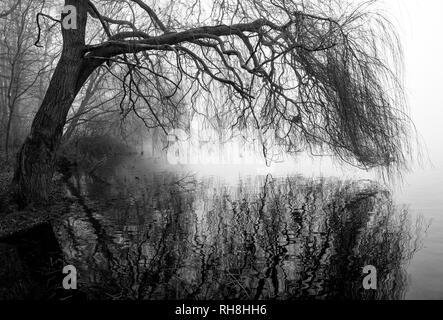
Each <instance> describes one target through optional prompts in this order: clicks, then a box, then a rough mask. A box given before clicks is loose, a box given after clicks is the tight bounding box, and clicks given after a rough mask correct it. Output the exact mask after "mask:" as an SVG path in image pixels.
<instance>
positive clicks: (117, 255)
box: [55, 168, 424, 299]
mask: <svg viewBox="0 0 443 320" xmlns="http://www.w3.org/2000/svg"><path fill="white" fill-rule="evenodd" d="M115 172H118V174H117V173H114V174H111V173H109V172H108V177H107V181H106V182H105V181H103V180H102V179H99V178H98V177H97V176H94V177H90V176H85V175H74V177H73V178H71V179H70V182H71V183H70V186H71V191H72V192H73V193H74V195H75V196H77V197H78V199H79V201H77V202H75V203H74V204H73V205H72V208H71V212H70V214H69V215H67V216H65V217H64V218H63V219H61V220H60V221H59V223H57V225H56V228H55V229H56V233H57V235H58V237H59V240H60V242H61V243H62V248H63V252H64V256H65V259H66V261H67V262H68V263H70V264H73V265H75V266H76V267H77V269H78V272H79V288H80V289H81V290H83V291H85V292H86V293H87V294H88V296H89V297H90V298H98V299H105V298H109V299H401V298H402V297H403V296H404V294H405V291H406V289H407V275H406V273H405V266H406V265H407V263H408V261H409V260H410V259H411V257H412V255H413V254H414V253H415V252H416V250H418V249H419V247H420V244H421V237H422V235H423V232H424V229H423V222H422V221H421V220H417V221H412V220H411V219H410V218H409V214H408V212H407V210H406V209H404V208H398V207H396V206H395V205H394V204H393V201H392V199H391V196H390V194H389V193H388V192H386V191H383V190H381V189H380V187H379V186H377V185H376V184H375V183H371V182H368V181H359V182H343V181H338V180H328V179H319V180H308V179H305V178H303V177H301V176H294V177H288V178H273V177H271V176H266V177H245V178H242V179H240V180H239V182H238V184H237V185H235V186H230V185H228V184H225V183H223V180H222V179H219V178H216V177H207V178H199V179H196V178H194V177H192V176H183V175H179V174H166V173H146V174H144V175H143V176H142V177H141V176H136V173H134V172H131V171H128V172H125V171H124V170H123V169H122V168H120V169H119V170H116V171H115ZM85 195H87V197H85ZM366 265H373V266H375V267H376V268H377V272H378V290H376V291H374V290H364V289H363V286H362V280H363V278H364V275H363V267H364V266H366Z"/></svg>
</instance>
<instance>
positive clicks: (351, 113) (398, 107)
mask: <svg viewBox="0 0 443 320" xmlns="http://www.w3.org/2000/svg"><path fill="white" fill-rule="evenodd" d="M373 2H374V1H369V2H365V3H360V4H359V5H357V6H355V5H350V4H349V3H346V2H343V1H338V0H319V1H296V0H293V1H287V0H272V1H271V0H265V1H258V0H245V1H239V0H213V1H212V2H211V3H207V2H200V1H198V0H196V1H193V2H185V3H181V2H180V3H177V2H176V1H161V2H157V1H149V3H148V1H142V0H131V1H124V2H123V1H101V2H99V1H82V0H66V1H65V5H67V6H68V5H69V6H74V7H75V8H76V26H77V28H75V29H68V28H62V29H61V32H62V36H63V49H62V53H61V56H60V60H59V62H58V65H57V67H56V69H55V72H54V74H53V77H52V79H51V82H50V85H49V87H48V90H47V92H46V95H45V98H44V100H43V103H42V104H41V106H40V109H39V111H38V113H37V115H36V117H35V119H34V122H33V125H32V129H31V133H30V135H29V137H28V138H27V140H26V142H25V143H24V145H23V147H22V149H21V151H20V153H19V155H18V161H17V166H16V171H15V178H14V182H15V186H16V188H17V195H18V196H19V200H21V202H23V203H28V202H31V201H39V200H45V199H47V198H48V188H49V185H50V181H51V178H52V172H53V165H54V157H55V152H56V150H57V148H58V146H59V143H60V140H61V137H62V134H63V128H64V125H65V122H66V118H67V115H68V112H69V110H70V108H71V105H72V103H73V101H74V99H75V98H76V96H77V94H78V92H79V91H80V89H81V88H82V86H83V85H84V83H85V82H86V81H87V79H88V77H89V76H90V75H91V74H92V72H94V70H96V69H97V68H99V67H108V68H109V66H111V65H113V64H120V65H122V67H124V68H126V70H127V71H126V74H125V76H124V77H123V79H122V83H123V89H124V94H125V97H126V100H125V101H126V103H127V104H131V103H133V102H134V101H135V100H138V101H139V102H140V101H141V102H143V103H144V104H146V105H147V106H148V108H149V110H151V112H152V114H153V117H154V119H155V120H156V121H158V123H159V124H161V121H162V119H161V118H160V117H158V116H157V114H156V113H157V112H165V113H167V112H169V111H168V110H167V109H168V108H169V106H170V105H171V104H173V103H171V101H173V100H172V98H171V97H173V96H174V95H175V93H176V92H177V91H178V90H179V89H181V91H183V92H187V94H188V96H190V97H192V96H194V95H198V94H210V90H209V88H210V85H211V83H219V84H221V85H223V86H226V88H227V92H228V94H227V96H228V99H230V100H231V101H233V106H232V112H233V113H234V114H235V115H236V117H235V118H236V121H235V122H234V123H232V124H231V125H232V126H233V127H236V126H239V127H248V126H253V127H255V129H256V130H258V132H259V134H260V135H265V134H267V133H268V132H273V134H274V135H275V138H276V139H275V141H276V143H277V144H279V145H280V146H283V147H284V148H285V150H286V151H287V152H294V151H295V150H300V149H301V148H305V149H308V150H310V151H311V152H312V153H317V152H322V153H331V154H334V155H335V156H337V157H338V158H340V159H342V160H343V161H346V162H350V163H352V164H354V165H357V166H361V167H364V168H368V167H380V166H381V167H384V168H386V169H388V170H391V169H392V168H400V167H403V166H404V165H405V163H406V158H405V157H406V155H407V151H408V141H409V140H408V139H407V138H408V133H409V122H408V117H407V116H406V115H405V113H404V99H403V90H402V86H401V81H400V78H399V72H398V71H399V70H398V69H397V67H396V66H395V65H394V64H393V63H395V62H398V61H401V50H400V49H399V45H398V40H397V38H396V36H395V33H393V31H392V30H393V28H392V26H391V25H390V24H389V22H388V21H387V20H386V19H384V18H383V17H382V16H380V15H379V14H377V13H376V12H373V11H372V8H373V7H372V6H371V5H372V3H373ZM96 4H97V6H96ZM105 13H106V14H105ZM108 13H112V16H111V15H110V14H108ZM67 14H68V13H66V14H65V15H62V20H61V21H63V19H65V18H66V17H67ZM88 15H89V16H91V17H92V18H93V19H92V20H91V22H93V23H92V24H89V23H88V26H89V25H91V27H93V28H94V27H97V26H100V27H101V28H102V32H103V34H104V36H105V37H106V40H104V41H101V42H95V43H93V44H88V45H87V43H88V39H87V38H88V34H89V33H88V31H87V21H88ZM105 62H106V64H105ZM142 79H144V82H143V83H144V84H147V85H142V84H141V80H142ZM190 101H192V99H190ZM154 103H155V105H157V106H159V105H160V106H161V105H163V108H160V109H159V108H158V107H157V109H156V108H153V107H152V106H153V105H154Z"/></svg>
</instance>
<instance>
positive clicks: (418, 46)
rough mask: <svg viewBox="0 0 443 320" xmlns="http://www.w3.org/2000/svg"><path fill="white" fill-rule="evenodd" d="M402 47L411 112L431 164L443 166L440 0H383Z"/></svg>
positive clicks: (442, 45) (440, 167) (442, 27)
mask: <svg viewBox="0 0 443 320" xmlns="http://www.w3.org/2000/svg"><path fill="white" fill-rule="evenodd" d="M383 4H384V5H386V7H387V10H388V12H389V16H391V17H392V18H393V21H394V22H395V23H396V24H397V25H398V27H399V29H398V30H399V33H400V36H401V40H402V43H403V47H404V54H405V73H406V75H405V76H406V90H407V95H408V98H409V105H410V110H411V115H412V119H413V121H414V123H415V124H416V126H417V129H418V131H419V133H420V134H421V136H422V138H423V140H424V141H425V143H426V146H427V151H428V154H429V158H430V160H431V161H432V163H433V165H434V166H435V167H436V168H438V169H442V168H443V161H442V160H443V147H442V145H443V81H442V75H443V59H442V58H443V41H442V40H443V34H442V32H443V19H442V17H441V14H442V12H443V1H441V0H421V1H419V0H384V3H383Z"/></svg>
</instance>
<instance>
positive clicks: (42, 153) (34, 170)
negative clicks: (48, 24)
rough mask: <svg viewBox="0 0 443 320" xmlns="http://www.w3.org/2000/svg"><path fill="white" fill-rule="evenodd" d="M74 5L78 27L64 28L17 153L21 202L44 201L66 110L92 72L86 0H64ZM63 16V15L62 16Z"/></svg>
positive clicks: (16, 178) (16, 185) (17, 191)
mask: <svg viewBox="0 0 443 320" xmlns="http://www.w3.org/2000/svg"><path fill="white" fill-rule="evenodd" d="M65 5H73V6H75V7H76V8H77V29H64V28H63V27H62V34H63V50H62V54H61V57H60V60H59V62H58V64H57V67H56V69H55V71H54V74H53V76H52V79H51V81H50V83H49V87H48V90H47V92H46V94H45V97H44V99H43V102H42V105H41V106H40V108H39V110H38V112H37V114H36V116H35V118H34V121H33V123H32V126H31V132H30V134H29V136H28V137H27V138H26V140H25V142H24V144H23V146H22V148H21V150H20V152H19V153H18V155H17V163H16V168H15V175H14V181H13V186H14V188H15V194H16V196H17V200H18V202H19V203H20V204H22V205H26V204H29V203H35V202H46V201H47V200H48V197H49V191H50V186H51V181H52V176H53V172H54V164H55V157H56V151H57V148H58V146H59V144H60V141H61V137H62V134H63V127H64V125H65V122H66V117H67V115H68V111H69V109H70V107H71V105H72V103H73V102H74V99H75V97H76V95H77V93H78V92H79V90H80V88H81V87H82V85H83V84H84V82H85V81H86V79H87V78H88V76H89V75H90V73H91V72H92V71H93V69H91V68H89V65H88V63H86V62H85V59H84V50H85V29H86V20H87V1H83V0H66V1H65ZM62 19H63V17H62Z"/></svg>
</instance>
